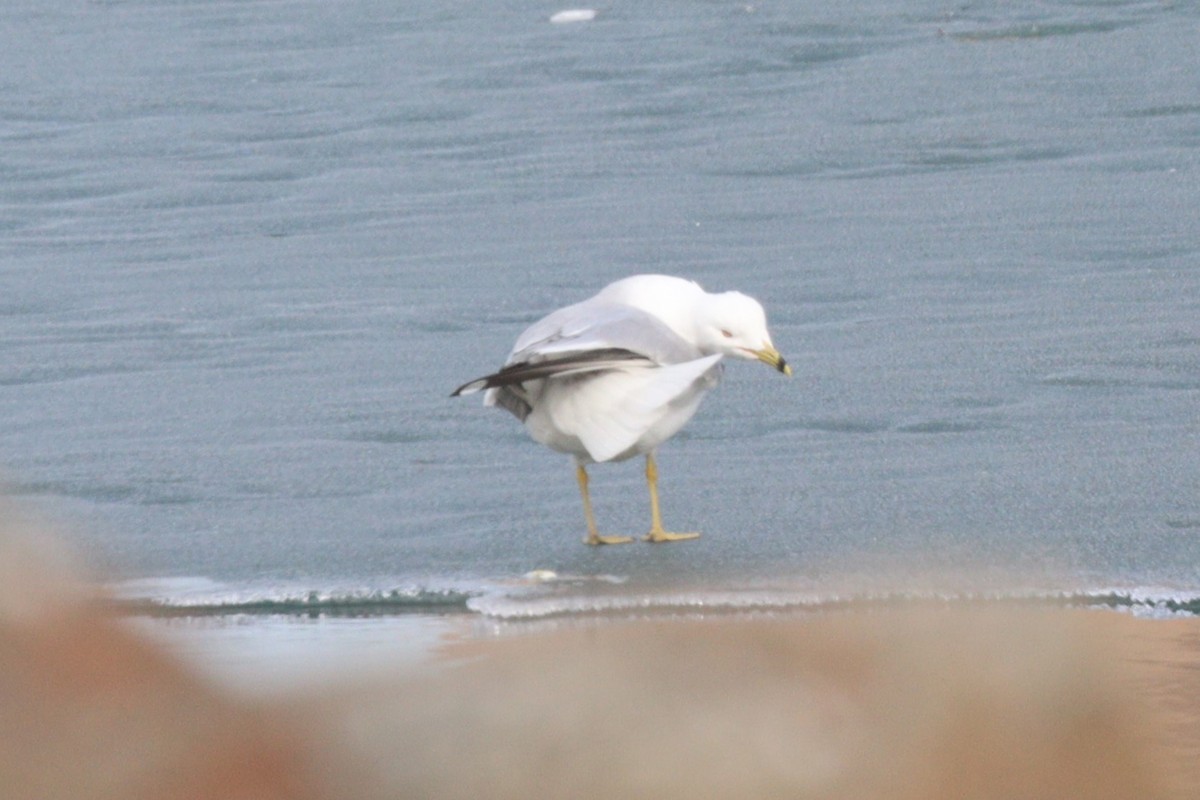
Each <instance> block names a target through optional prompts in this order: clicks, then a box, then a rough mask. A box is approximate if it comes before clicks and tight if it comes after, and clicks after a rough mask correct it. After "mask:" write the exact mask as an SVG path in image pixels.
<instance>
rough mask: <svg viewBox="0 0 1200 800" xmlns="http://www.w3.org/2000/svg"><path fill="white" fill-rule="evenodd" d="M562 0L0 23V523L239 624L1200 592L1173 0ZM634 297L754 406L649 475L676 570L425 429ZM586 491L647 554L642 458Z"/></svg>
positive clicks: (715, 404)
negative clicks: (820, 598)
mask: <svg viewBox="0 0 1200 800" xmlns="http://www.w3.org/2000/svg"><path fill="white" fill-rule="evenodd" d="M564 7H565V6H562V5H559V4H547V3H539V2H489V3H465V2H439V3H394V2H368V1H366V0H363V1H360V2H355V1H350V2H338V3H325V2H317V0H284V1H282V2H280V1H277V0H271V1H270V2H268V1H266V0H249V1H248V2H171V1H169V0H141V1H138V0H130V2H118V1H115V0H114V1H113V2H69V1H68V0H38V2H33V1H32V0H10V2H7V3H5V4H4V5H3V6H2V7H0V464H3V466H4V469H5V470H6V472H7V475H8V477H9V486H10V491H11V492H12V493H14V494H16V495H18V496H20V497H22V498H24V500H25V501H26V502H27V503H29V504H31V505H32V506H33V507H34V508H36V509H38V510H40V511H41V512H42V513H45V514H48V515H50V516H51V517H53V518H55V519H59V520H61V521H63V522H64V523H65V524H66V526H67V528H68V532H69V535H70V537H71V538H72V540H73V541H74V542H76V544H77V545H78V546H79V547H80V548H81V549H82V550H83V552H84V553H85V554H86V555H87V558H88V559H89V560H90V561H92V562H93V563H95V564H97V565H101V566H102V567H103V568H104V569H108V570H116V571H117V572H118V573H119V574H124V575H129V576H135V577H147V578H158V577H171V576H191V577H201V578H204V579H207V580H211V581H213V582H216V583H217V584H219V585H220V586H221V587H233V588H234V589H236V588H237V587H251V586H253V587H258V588H259V589H260V590H261V589H262V587H268V588H267V590H266V591H268V593H269V591H270V588H269V587H272V586H280V587H283V586H286V587H293V588H295V587H301V588H306V589H312V590H314V591H324V590H329V589H335V588H338V587H342V588H347V587H351V588H352V587H356V586H371V587H376V588H380V587H382V588H384V589H386V588H388V587H398V588H400V589H405V590H406V589H407V588H412V587H418V588H420V587H426V588H430V587H432V588H438V587H452V588H453V587H456V586H466V587H470V586H472V585H474V582H476V581H480V580H486V581H492V582H498V583H500V584H503V583H504V582H505V581H507V580H509V579H510V578H515V577H516V576H520V575H522V574H523V573H525V572H526V571H528V570H531V569H538V568H541V569H553V570H556V571H558V572H560V573H562V574H569V575H581V576H596V575H600V576H617V577H618V578H619V579H621V580H624V581H626V582H627V583H626V585H628V586H634V587H638V586H645V587H650V586H660V585H663V584H664V583H667V582H671V583H679V584H686V585H689V586H692V587H705V588H706V589H707V590H711V591H714V592H715V591H718V590H723V589H739V588H746V587H754V586H761V585H763V583H764V582H768V583H769V582H771V581H784V582H789V581H790V582H794V583H796V584H798V585H804V586H807V587H810V588H813V590H814V591H817V592H818V593H819V592H821V591H824V590H828V591H830V592H833V591H836V590H837V589H836V587H837V586H838V585H839V582H840V581H842V580H843V578H844V576H845V575H847V574H852V573H861V574H866V575H872V574H884V573H887V574H889V575H893V576H894V575H896V574H900V575H918V574H925V573H927V572H928V571H931V570H932V571H937V570H958V569H971V570H985V571H986V570H988V569H991V568H993V567H998V568H1002V569H1004V570H1006V571H1008V572H1010V573H1012V574H1016V575H1018V576H1020V577H1021V578H1022V580H1026V581H1028V582H1029V583H1030V584H1037V585H1040V586H1046V587H1050V588H1054V587H1061V588H1065V589H1077V588H1080V587H1083V588H1093V589H1102V588H1104V587H1110V586H1124V587H1162V586H1165V587H1173V588H1171V589H1170V591H1178V592H1183V593H1185V594H1186V593H1187V592H1188V591H1197V592H1200V447H1198V445H1200V433H1198V424H1200V225H1198V224H1197V223H1198V221H1200V170H1198V167H1200V57H1198V56H1197V53H1198V52H1200V49H1198V42H1200V10H1198V9H1200V7H1198V6H1196V5H1194V4H1191V3H1173V2H1052V1H1050V0H1045V1H1043V2H1016V3H1009V2H999V1H998V0H990V1H988V2H967V3H964V2H929V1H926V2H909V3H887V2H882V0H860V1H855V2H845V3H815V2H812V3H810V2H803V3H801V2H793V3H782V2H779V3H775V2H752V3H747V2H695V1H694V0H688V1H687V2H670V1H668V2H656V3H620V2H617V3H612V4H609V5H604V6H600V7H598V14H597V17H596V19H595V20H594V21H592V22H587V23H580V24H575V25H554V24H551V23H550V22H549V17H550V15H551V14H552V13H554V12H555V11H558V10H561V9H562V8H564ZM637 272H666V273H672V274H679V275H684V276H688V277H691V278H694V279H696V280H698V281H700V282H701V283H703V284H704V285H705V286H706V287H707V288H710V289H714V290H715V289H728V288H737V289H740V290H742V291H744V292H747V293H749V294H752V295H755V296H756V297H758V298H759V299H761V300H762V301H763V303H764V304H765V306H766V307H767V310H768V314H769V317H770V320H771V324H772V329H773V333H774V338H775V342H776V344H777V345H778V346H779V348H780V349H781V350H782V351H783V352H784V354H785V355H786V356H787V357H788V359H789V361H790V362H791V363H792V364H793V366H794V368H795V371H796V376H795V377H794V378H793V379H790V380H788V379H784V378H782V377H780V376H779V375H777V374H774V373H772V372H770V371H769V370H767V369H764V368H762V367H761V366H760V365H747V364H741V363H738V364H731V365H730V367H729V369H728V370H727V372H726V380H725V383H724V384H723V385H722V386H721V387H720V388H719V389H718V390H717V391H716V392H714V393H713V394H712V395H711V396H710V397H709V398H708V400H707V401H706V403H705V405H704V406H703V407H702V409H701V411H700V413H699V414H698V415H697V416H696V418H695V419H694V420H693V421H692V423H691V424H690V426H689V427H688V429H687V430H686V431H685V432H684V433H683V434H682V435H680V436H679V437H677V439H675V440H673V441H672V442H670V443H668V444H667V445H666V446H664V447H663V448H662V451H661V453H660V470H661V473H662V482H661V483H662V492H663V505H664V515H665V517H666V521H667V524H668V526H669V527H674V528H676V529H685V530H690V529H697V528H698V529H700V530H702V531H703V532H704V534H705V535H704V538H702V539H700V540H699V541H696V542H691V543H686V544H681V545H673V546H666V547H651V546H648V545H641V544H638V545H631V546H626V547H620V548H601V549H593V548H587V547H584V546H583V545H582V544H581V543H580V542H581V538H582V535H583V526H582V515H581V512H580V509H579V502H578V496H577V491H576V487H575V483H574V479H573V477H572V472H571V469H570V464H569V462H568V461H567V460H566V459H565V458H564V457H562V456H560V455H557V454H554V453H551V452H549V451H547V450H544V449H542V448H541V447H539V446H537V445H535V444H533V443H532V442H531V441H529V440H528V439H527V437H526V436H525V435H524V433H523V432H522V430H521V429H520V427H519V426H518V425H517V423H516V422H515V420H513V419H512V418H511V417H508V416H507V415H504V414H502V413H500V412H497V411H495V410H492V409H483V408H481V407H479V406H478V404H477V403H476V402H475V401H474V400H451V399H449V398H448V397H447V395H448V393H449V391H450V390H451V389H453V388H454V387H455V386H457V385H458V384H460V383H462V382H463V381H466V380H468V379H470V378H473V377H476V376H477V375H480V374H483V373H485V372H488V371H490V370H491V369H492V368H494V367H496V366H498V365H499V364H500V363H501V362H502V360H503V358H504V357H505V355H506V354H507V352H508V348H509V346H510V345H511V343H512V341H513V340H514V339H515V337H516V336H517V334H518V333H519V332H520V331H521V330H522V329H523V328H524V326H525V325H527V324H529V323H530V322H532V321H534V320H535V319H537V318H538V317H540V316H541V315H542V314H544V313H546V312H547V311H549V310H551V309H553V308H555V307H558V306H561V305H564V304H567V303H570V302H574V301H576V300H579V299H582V298H583V297H586V296H588V295H590V294H591V293H593V292H594V291H595V290H597V289H599V288H600V287H601V286H602V285H604V284H605V283H607V282H608V281H610V280H613V279H616V278H618V277H622V276H625V275H627V274H632V273H637ZM592 477H593V490H594V493H595V500H596V504H597V512H598V514H599V516H600V520H601V527H602V528H603V529H604V530H605V531H607V532H613V533H617V532H633V533H636V532H639V531H641V530H643V529H645V528H646V526H647V524H648V520H647V514H648V512H647V502H646V497H645V489H644V481H643V478H642V474H641V466H640V464H639V463H637V462H627V463H625V464H623V465H614V466H605V465H601V466H598V467H596V468H595V469H594V470H593V471H592ZM901 583H903V580H902V581H901ZM181 585H182V584H181ZM281 591H282V590H281ZM583 591H585V592H586V589H584V590H583ZM168 599H169V598H168Z"/></svg>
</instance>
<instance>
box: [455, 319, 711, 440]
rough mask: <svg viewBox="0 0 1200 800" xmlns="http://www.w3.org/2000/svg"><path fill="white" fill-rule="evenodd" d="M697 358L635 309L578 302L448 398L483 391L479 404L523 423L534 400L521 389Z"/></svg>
mask: <svg viewBox="0 0 1200 800" xmlns="http://www.w3.org/2000/svg"><path fill="white" fill-rule="evenodd" d="M701 356H702V353H700V351H699V350H697V349H696V347H695V346H694V345H692V344H691V343H690V342H688V341H686V340H685V339H683V338H682V337H680V336H679V335H678V334H677V333H675V332H674V331H673V330H671V329H670V328H668V327H667V326H666V325H664V324H663V323H662V322H661V321H659V320H658V319H657V318H656V317H654V316H652V315H651V314H648V313H646V312H645V311H641V310H639V309H636V308H631V307H629V306H622V305H612V304H605V303H597V302H595V301H584V302H582V303H577V304H575V305H573V306H567V307H566V308H562V309H559V310H558V311H555V312H554V313H552V314H550V315H549V316H547V317H544V318H543V319H541V320H539V321H538V322H535V323H534V324H533V325H531V326H530V327H529V328H528V329H526V330H525V332H524V333H522V334H521V335H520V336H519V337H518V338H517V343H516V345H515V346H514V347H513V352H512V354H511V355H510V356H509V357H508V361H507V362H506V363H505V365H504V367H503V369H501V370H500V371H498V372H494V373H492V374H491V375H485V376H483V377H482V378H476V379H475V380H473V381H470V382H468V383H465V384H463V385H462V386H460V387H458V389H456V390H455V391H454V392H453V395H452V396H457V395H462V394H472V393H474V392H478V391H482V390H485V389H486V390H487V396H486V397H485V399H484V402H485V403H487V404H488V405H500V406H501V407H503V408H505V409H507V410H508V411H510V412H512V414H514V415H515V416H516V417H517V418H518V419H521V420H524V419H525V417H527V416H528V415H529V412H530V410H531V409H532V404H533V402H534V398H532V397H531V396H530V394H529V391H528V390H527V387H526V384H527V383H530V382H533V381H539V380H551V379H554V378H560V377H564V376H567V375H581V374H586V373H598V372H603V371H606V370H610V369H618V368H622V367H630V366H633V365H635V364H643V365H645V366H655V365H665V364H679V363H683V362H685V361H692V360H694V359H697V358H700V357H701Z"/></svg>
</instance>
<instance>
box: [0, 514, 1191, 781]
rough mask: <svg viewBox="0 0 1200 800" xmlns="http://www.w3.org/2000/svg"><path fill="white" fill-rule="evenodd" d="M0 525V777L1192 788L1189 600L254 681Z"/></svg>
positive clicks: (825, 620)
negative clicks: (142, 630)
mask: <svg viewBox="0 0 1200 800" xmlns="http://www.w3.org/2000/svg"><path fill="white" fill-rule="evenodd" d="M56 562H57V558H56V556H55V555H54V554H53V553H50V552H48V551H47V548H46V547H45V546H44V545H43V540H42V539H40V538H38V537H37V536H36V535H31V534H29V533H18V532H14V531H13V530H12V529H11V526H10V527H8V528H6V529H5V530H4V531H3V532H2V533H0V787H2V789H0V795H2V796H3V797H4V798H73V799H74V800H88V799H89V798H122V799H123V800H138V799H140V798H146V799H147V800H148V799H149V798H155V800H164V799H165V800H173V799H174V798H196V799H197V800H199V798H310V797H311V798H376V797H378V798H392V797H438V798H458V797H461V798H484V797H486V798H518V797H520V798H528V797H646V798H651V797H653V798H669V797H688V798H692V797H738V798H770V797H779V798H856V799H857V800H862V799H863V798H914V800H915V799H916V798H921V800H938V799H939V798H947V799H949V798H954V799H955V800H964V799H965V798H1026V799H1028V798H1047V799H1049V798H1053V799H1054V800H1061V799H1062V798H1074V799H1076V800H1081V799H1084V798H1139V800H1146V799H1147V798H1167V797H1173V798H1174V797H1177V798H1190V797H1196V796H1200V768H1198V767H1197V763H1198V762H1200V758H1198V756H1200V624H1198V623H1197V622H1196V621H1195V620H1184V621H1172V622H1150V621H1140V620H1135V619H1131V618H1128V617H1124V616H1121V615H1118V614H1112V613H1103V612H1082V611H1081V612H1072V611H1012V610H1008V611H1001V610H997V609H967V608H960V609H954V610H946V609H940V610H939V609H919V608H911V609H896V610H886V611H872V612H870V613H867V612H859V613H839V614H827V615H817V616H807V617H803V618H800V617H798V618H795V619H786V620H758V621H753V620H731V619H726V620H710V621H653V622H642V623H623V624H607V625H587V624H583V623H581V624H580V626H579V627H576V628H574V629H571V630H567V631H565V632H561V633H552V634H537V635H515V636H511V637H507V638H502V639H500V640H498V641H481V640H467V641H463V642H459V643H457V644H451V645H449V646H448V647H447V652H446V659H445V660H444V663H441V664H440V665H438V666H437V667H436V668H435V669H426V670H423V671H421V672H419V673H417V674H414V673H412V672H408V673H405V674H403V675H399V674H398V675H396V676H394V677H385V678H373V679H372V680H371V681H369V682H364V683H363V684H362V685H361V686H360V687H358V688H355V689H353V690H349V691H347V690H345V689H344V688H343V689H340V690H338V691H337V692H334V691H333V690H329V691H328V692H325V693H320V694H318V695H317V696H310V695H305V696H297V697H292V698H290V699H288V700H287V701H278V700H276V701H274V702H273V703H272V704H270V705H265V704H264V705H250V704H248V703H247V702H246V701H245V700H244V699H242V698H233V697H228V696H225V695H223V694H222V693H221V692H219V691H217V690H216V689H214V688H212V687H210V686H209V685H207V684H205V683H204V682H202V681H201V680H199V679H198V678H196V677H193V674H192V672H191V671H190V670H189V669H188V668H187V665H185V664H180V663H177V661H175V660H174V659H173V658H172V657H170V656H169V655H166V654H164V653H163V652H161V651H160V650H159V649H158V648H157V647H155V646H153V645H151V644H149V643H147V642H146V641H144V640H143V639H142V638H140V637H139V636H137V635H135V634H134V633H133V632H131V630H130V629H129V628H128V627H127V626H126V625H124V624H122V622H121V621H120V620H117V619H113V618H111V617H110V616H107V615H106V614H104V613H102V612H100V611H99V610H97V609H96V608H95V607H94V606H93V605H92V604H91V603H90V602H89V600H88V598H87V593H86V590H85V589H84V588H83V587H81V586H80V585H78V584H74V583H72V582H71V581H70V579H69V578H68V577H67V574H68V571H67V570H66V569H65V568H64V567H62V566H61V565H59V564H58V563H56Z"/></svg>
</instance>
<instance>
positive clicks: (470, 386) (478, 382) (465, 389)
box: [450, 378, 487, 397]
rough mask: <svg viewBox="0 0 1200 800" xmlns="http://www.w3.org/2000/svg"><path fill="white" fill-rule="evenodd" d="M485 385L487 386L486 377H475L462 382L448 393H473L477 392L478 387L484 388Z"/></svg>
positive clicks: (453, 394) (454, 395) (454, 394)
mask: <svg viewBox="0 0 1200 800" xmlns="http://www.w3.org/2000/svg"><path fill="white" fill-rule="evenodd" d="M486 387H487V378H476V379H475V380H473V381H468V382H466V383H464V384H463V385H462V386H460V387H458V388H457V389H455V390H454V391H453V392H451V393H450V396H451V397H459V396H460V395H464V394H475V392H478V391H479V390H480V389H484V388H486Z"/></svg>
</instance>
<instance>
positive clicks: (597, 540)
mask: <svg viewBox="0 0 1200 800" xmlns="http://www.w3.org/2000/svg"><path fill="white" fill-rule="evenodd" d="M575 480H577V481H579V494H581V495H582V496H583V516H584V517H586V518H587V527H588V535H587V538H586V539H584V541H585V542H587V543H588V544H625V543H626V542H632V541H633V537H631V536H601V535H600V533H599V532H598V531H597V530H596V517H595V515H593V514H592V497H591V495H589V494H588V474H587V470H585V469H584V468H583V464H576V465H575Z"/></svg>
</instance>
